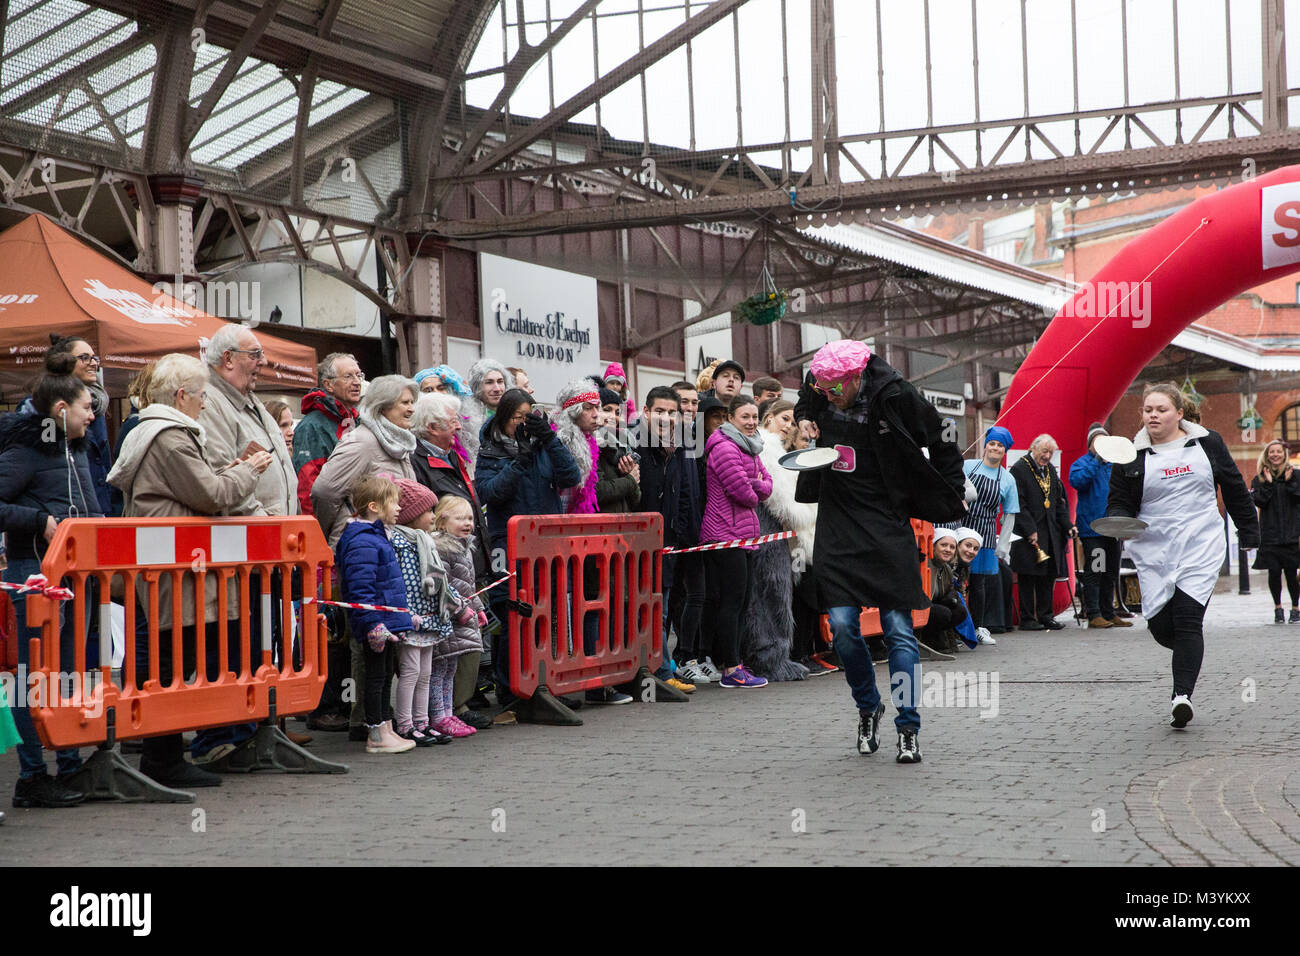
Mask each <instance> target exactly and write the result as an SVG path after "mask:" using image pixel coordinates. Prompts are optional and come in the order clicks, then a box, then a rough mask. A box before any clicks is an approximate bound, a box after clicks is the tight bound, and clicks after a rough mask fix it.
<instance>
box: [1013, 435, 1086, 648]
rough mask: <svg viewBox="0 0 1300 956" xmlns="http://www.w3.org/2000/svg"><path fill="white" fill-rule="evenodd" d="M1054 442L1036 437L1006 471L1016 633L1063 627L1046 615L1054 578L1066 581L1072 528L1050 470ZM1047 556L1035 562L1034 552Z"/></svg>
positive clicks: (1061, 491) (1059, 487) (1056, 478)
mask: <svg viewBox="0 0 1300 956" xmlns="http://www.w3.org/2000/svg"><path fill="white" fill-rule="evenodd" d="M1055 453H1056V441H1055V440H1054V439H1053V438H1052V436H1051V435H1039V436H1038V437H1037V438H1035V439H1034V441H1033V444H1031V445H1030V446H1029V453H1028V454H1027V455H1025V456H1024V457H1023V458H1021V459H1020V460H1019V461H1018V462H1016V463H1015V464H1014V465H1012V466H1011V469H1010V471H1011V477H1012V478H1014V479H1015V480H1016V492H1017V494H1018V495H1019V497H1020V513H1019V514H1017V515H1016V534H1018V535H1019V536H1020V540H1019V541H1017V542H1015V543H1014V544H1012V545H1011V570H1013V571H1015V572H1016V574H1017V575H1018V576H1019V580H1020V629H1021V630H1022V631H1041V630H1043V629H1047V630H1049V631H1059V630H1060V629H1061V628H1062V627H1063V626H1064V625H1062V624H1061V623H1060V622H1059V621H1057V620H1056V615H1055V614H1054V613H1052V591H1053V589H1054V588H1055V586H1056V579H1057V578H1064V577H1068V576H1069V573H1070V567H1069V557H1068V556H1069V548H1070V539H1071V538H1073V537H1074V534H1075V529H1074V526H1073V525H1072V524H1071V523H1070V510H1069V508H1068V507H1067V506H1066V503H1065V485H1064V483H1062V481H1061V476H1060V475H1058V474H1057V473H1056V468H1055V467H1053V465H1052V455H1053V454H1055ZM1039 549H1041V550H1042V551H1044V552H1045V553H1046V554H1047V560H1045V561H1040V560H1039V557H1040V556H1039V554H1038V551H1039Z"/></svg>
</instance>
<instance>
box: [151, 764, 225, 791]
mask: <svg viewBox="0 0 1300 956" xmlns="http://www.w3.org/2000/svg"><path fill="white" fill-rule="evenodd" d="M140 772H141V773H142V774H144V775H145V776H146V777H148V778H149V779H151V780H153V781H154V782H155V783H160V784H162V785H163V786H164V787H171V788H172V789H173V790H189V789H190V788H191V787H219V786H221V775H220V774H216V773H213V772H212V771H210V770H204V769H203V768H202V767H196V766H194V764H192V763H190V762H189V761H187V760H181V761H179V762H177V763H174V764H171V765H170V766H166V765H163V764H153V763H150V762H149V761H147V760H141V761H140Z"/></svg>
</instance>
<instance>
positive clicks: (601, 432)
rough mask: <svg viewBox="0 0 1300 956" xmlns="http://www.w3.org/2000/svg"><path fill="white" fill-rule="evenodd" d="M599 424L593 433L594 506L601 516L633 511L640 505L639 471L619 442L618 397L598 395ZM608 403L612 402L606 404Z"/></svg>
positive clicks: (606, 393)
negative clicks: (594, 437) (595, 450)
mask: <svg viewBox="0 0 1300 956" xmlns="http://www.w3.org/2000/svg"><path fill="white" fill-rule="evenodd" d="M599 394H600V402H601V423H600V427H598V428H597V429H596V447H597V448H598V449H599V451H600V455H599V457H598V458H597V461H596V504H597V506H598V507H599V508H600V513H601V514H608V513H611V512H613V513H627V512H629V511H637V510H638V505H639V504H640V502H641V468H640V465H639V464H638V463H637V461H636V460H635V459H634V458H633V457H632V449H630V448H628V447H626V446H625V445H623V444H621V443H620V441H619V432H620V427H619V426H620V423H621V420H622V416H621V414H620V413H621V411H622V400H621V398H620V397H619V395H618V393H616V392H614V391H613V390H611V389H608V388H603V389H601V390H600V392H599ZM606 399H612V401H606Z"/></svg>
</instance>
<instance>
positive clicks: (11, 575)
mask: <svg viewBox="0 0 1300 956" xmlns="http://www.w3.org/2000/svg"><path fill="white" fill-rule="evenodd" d="M40 570H41V562H39V561H37V560H36V559H35V558H17V559H13V560H10V562H9V567H7V568H5V570H4V575H3V577H4V580H5V581H7V582H8V583H10V584H22V583H23V582H24V581H26V580H27V578H28V577H30V576H31V575H33V574H39V573H40ZM9 600H10V601H12V602H13V606H14V613H15V615H16V616H17V618H18V634H17V637H18V673H19V674H27V668H28V667H29V666H30V663H31V661H30V659H29V656H30V655H29V654H28V649H27V642H28V641H30V640H31V639H32V638H34V637H40V636H41V632H40V630H39V629H38V628H34V627H28V626H27V595H25V594H19V593H17V592H16V591H10V592H9ZM86 606H87V608H88V609H90V603H89V602H87V605H86ZM71 611H72V602H70V601H61V602H59V669H60V670H62V671H64V672H67V673H71V672H72V671H73V670H75V669H76V658H75V657H74V656H73V647H74V628H73V626H72V613H71ZM82 633H83V634H84V633H85V631H84V629H83V631H82ZM91 664H92V654H91V650H90V649H89V648H87V653H86V669H87V670H89V669H90V667H91ZM14 692H15V696H16V697H18V698H19V699H18V700H14V701H10V707H11V708H12V711H13V716H14V724H15V726H17V728H18V733H19V734H21V735H22V738H23V742H22V743H21V744H19V745H18V746H17V747H16V748H15V749H16V750H17V751H18V776H19V777H20V778H22V779H23V780H30V779H31V778H33V777H41V776H44V775H45V772H46V771H45V749H44V748H43V747H42V746H41V738H40V737H39V736H38V735H37V733H36V725H35V723H33V721H32V714H31V711H30V710H28V709H27V707H26V701H27V687H17V686H16V687H15V688H14ZM20 702H21V703H22V704H23V706H19V703H20ZM56 763H57V766H58V771H59V774H60V775H63V774H69V773H76V772H77V771H78V770H80V769H81V753H80V751H78V750H60V751H58V753H57V755H56Z"/></svg>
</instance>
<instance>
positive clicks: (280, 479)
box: [199, 324, 298, 515]
mask: <svg viewBox="0 0 1300 956" xmlns="http://www.w3.org/2000/svg"><path fill="white" fill-rule="evenodd" d="M206 358H207V362H208V402H207V405H206V406H204V408H203V411H202V412H200V413H199V424H200V425H202V426H203V429H204V431H205V432H206V434H207V439H208V441H207V447H206V448H205V449H204V455H205V457H206V458H207V460H208V464H210V465H211V466H212V467H213V469H215V470H216V471H220V470H221V469H223V468H226V467H228V466H229V465H231V464H233V463H234V462H236V461H238V460H240V459H241V458H243V457H244V454H245V452H247V451H248V450H249V448H250V446H251V445H254V444H255V445H256V446H257V448H255V449H253V450H254V451H256V450H257V449H259V448H260V449H262V450H264V451H269V452H270V453H271V458H272V461H271V466H270V467H269V468H267V469H266V471H264V472H262V475H261V477H260V478H259V479H258V482H257V487H256V488H254V489H253V493H252V495H250V496H249V497H248V499H247V500H245V501H244V502H242V503H241V504H240V505H239V507H237V508H235V509H234V510H233V511H232V512H231V514H235V515H296V514H297V513H298V496H297V490H298V477H297V475H296V474H295V472H294V470H293V459H292V458H291V457H290V455H289V449H288V447H287V446H286V445H285V443H284V435H283V434H282V433H281V431H280V426H279V425H277V424H276V422H275V419H273V418H272V417H271V414H270V412H268V411H267V410H266V409H265V408H264V407H263V405H262V403H261V402H259V401H258V400H257V398H256V397H255V396H254V395H253V390H254V389H255V388H256V387H257V376H258V373H259V372H261V370H262V369H263V368H265V367H266V353H265V352H263V351H262V347H261V346H260V345H259V344H258V341H257V336H256V335H254V334H253V330H252V329H250V328H248V327H247V326H243V325H234V324H232V325H227V326H224V327H223V328H221V329H219V330H218V331H217V334H216V335H214V336H212V339H211V341H210V342H209V343H208V347H207V352H206Z"/></svg>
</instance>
